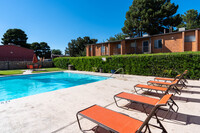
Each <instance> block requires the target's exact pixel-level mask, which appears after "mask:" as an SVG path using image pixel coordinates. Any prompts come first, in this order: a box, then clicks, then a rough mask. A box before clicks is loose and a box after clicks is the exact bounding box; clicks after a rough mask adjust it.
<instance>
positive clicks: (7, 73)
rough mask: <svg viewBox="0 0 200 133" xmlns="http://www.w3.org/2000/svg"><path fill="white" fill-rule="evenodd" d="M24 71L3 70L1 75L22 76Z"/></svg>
mask: <svg viewBox="0 0 200 133" xmlns="http://www.w3.org/2000/svg"><path fill="white" fill-rule="evenodd" d="M22 73H23V71H22V70H1V71H0V75H13V74H22Z"/></svg>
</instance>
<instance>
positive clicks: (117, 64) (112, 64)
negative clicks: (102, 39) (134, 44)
mask: <svg viewBox="0 0 200 133" xmlns="http://www.w3.org/2000/svg"><path fill="white" fill-rule="evenodd" d="M102 57H104V58H106V61H103V60H102ZM53 61H54V65H55V66H56V67H59V68H64V69H67V66H68V65H69V64H72V65H73V66H74V68H75V69H76V70H79V71H96V69H97V70H99V68H102V69H103V70H104V72H106V73H109V72H110V70H112V69H114V70H117V69H118V68H123V69H124V72H125V73H126V74H132V75H145V76H160V77H175V76H176V75H177V74H178V73H182V72H183V71H184V70H186V69H187V70H188V71H189V72H188V75H187V78H189V79H199V78H200V52H184V53H159V54H138V55H136V54H134V55H117V56H99V57H59V58H55V59H54V60H53ZM94 68H95V70H94Z"/></svg>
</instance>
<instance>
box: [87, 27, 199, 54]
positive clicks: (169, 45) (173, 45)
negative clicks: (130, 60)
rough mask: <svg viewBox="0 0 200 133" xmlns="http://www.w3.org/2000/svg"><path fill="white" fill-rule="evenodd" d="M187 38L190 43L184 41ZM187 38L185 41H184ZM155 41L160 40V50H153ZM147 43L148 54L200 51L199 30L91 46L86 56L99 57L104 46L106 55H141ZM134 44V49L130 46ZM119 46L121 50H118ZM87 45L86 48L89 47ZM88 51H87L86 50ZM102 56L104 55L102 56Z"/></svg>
mask: <svg viewBox="0 0 200 133" xmlns="http://www.w3.org/2000/svg"><path fill="white" fill-rule="evenodd" d="M188 37H189V38H190V39H191V38H192V41H185V40H187V39H188ZM186 38H187V39H186ZM155 40H162V48H155ZM144 41H148V43H149V47H148V49H149V52H150V53H168V52H184V51H200V30H199V29H196V30H188V31H183V32H172V33H167V34H160V35H153V36H147V37H140V38H131V39H126V40H121V41H115V42H107V43H100V44H94V45H91V46H92V47H94V51H93V52H92V53H93V55H92V54H91V51H89V53H87V56H101V55H102V53H101V46H102V45H104V46H105V49H106V53H107V54H106V55H117V54H135V53H136V54H141V53H144V49H143V42H144ZM134 42H135V43H136V47H133V46H132V45H131V44H132V43H134ZM118 44H121V48H118ZM91 46H90V45H87V47H91ZM87 51H88V50H87ZM103 55H104V54H103Z"/></svg>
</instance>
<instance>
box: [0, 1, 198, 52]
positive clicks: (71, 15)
mask: <svg viewBox="0 0 200 133" xmlns="http://www.w3.org/2000/svg"><path fill="white" fill-rule="evenodd" d="M172 2H174V3H175V4H178V5H179V9H178V13H180V14H183V13H184V12H185V11H187V10H189V9H195V10H198V11H199V12H200V8H199V5H200V2H199V0H189V1H188V0H172ZM131 4H132V0H0V38H2V37H3V34H4V33H5V32H6V30H7V29H10V28H20V29H22V30H24V31H25V33H26V34H27V35H28V43H32V42H42V41H44V42H47V43H48V44H49V45H50V47H51V49H60V50H62V51H64V49H65V47H67V44H68V42H70V40H71V39H76V38H77V37H84V36H90V37H91V38H96V39H98V40H99V42H102V41H104V40H106V39H107V38H109V37H110V36H113V35H115V34H117V33H119V32H121V28H122V27H123V25H124V21H125V14H126V12H127V11H128V9H129V6H130V5H131Z"/></svg>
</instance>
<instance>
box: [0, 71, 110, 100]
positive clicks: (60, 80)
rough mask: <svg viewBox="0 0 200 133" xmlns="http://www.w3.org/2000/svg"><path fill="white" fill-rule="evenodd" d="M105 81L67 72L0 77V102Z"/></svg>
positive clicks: (99, 77) (103, 78) (98, 77)
mask: <svg viewBox="0 0 200 133" xmlns="http://www.w3.org/2000/svg"><path fill="white" fill-rule="evenodd" d="M106 79H108V77H101V76H93V75H86V74H76V73H67V72H56V73H45V74H33V75H20V76H9V77H0V101H7V100H12V99H16V98H21V97H25V96H30V95H35V94H39V93H44V92H49V91H54V90H58V89H64V88H68V87H72V86H77V85H82V84H87V83H92V82H97V81H101V80H106Z"/></svg>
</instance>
